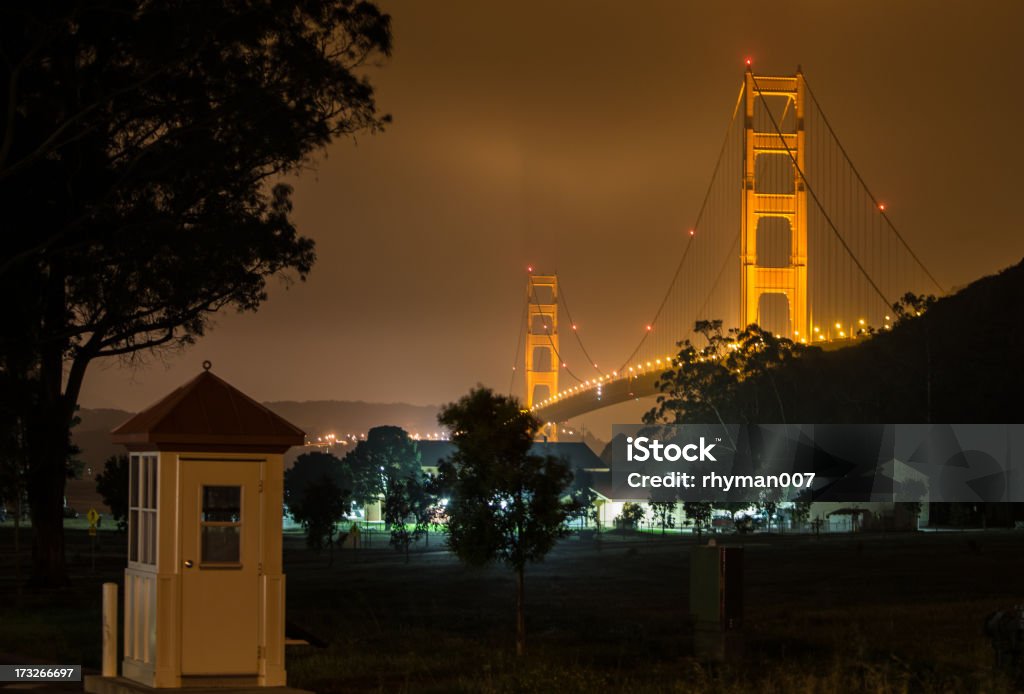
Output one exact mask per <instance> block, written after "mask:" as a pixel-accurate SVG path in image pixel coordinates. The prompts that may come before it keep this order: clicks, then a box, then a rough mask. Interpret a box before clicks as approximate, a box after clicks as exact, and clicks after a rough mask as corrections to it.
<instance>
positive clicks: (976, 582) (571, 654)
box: [0, 528, 1024, 694]
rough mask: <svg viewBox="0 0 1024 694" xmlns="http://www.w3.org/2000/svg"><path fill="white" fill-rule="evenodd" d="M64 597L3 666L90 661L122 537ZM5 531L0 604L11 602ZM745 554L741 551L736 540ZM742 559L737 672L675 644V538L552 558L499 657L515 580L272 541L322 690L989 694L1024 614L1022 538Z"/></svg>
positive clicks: (9, 632) (844, 538)
mask: <svg viewBox="0 0 1024 694" xmlns="http://www.w3.org/2000/svg"><path fill="white" fill-rule="evenodd" d="M68 532H69V551H68V556H69V558H70V560H71V563H72V570H73V573H74V586H73V587H72V588H71V589H69V590H67V591H63V592H61V593H59V594H47V595H33V594H25V595H24V596H23V597H22V599H21V603H20V605H19V604H16V601H15V600H9V599H4V600H3V601H2V604H0V620H2V621H0V651H6V652H8V653H17V654H21V655H25V656H26V657H32V658H36V659H40V660H47V661H52V662H62V663H76V662H82V663H83V664H84V665H85V666H86V667H97V665H98V663H99V619H100V613H99V609H100V605H99V598H100V584H101V583H102V582H103V581H104V580H118V579H119V577H120V574H121V572H120V569H121V567H123V566H124V553H123V550H122V546H123V538H121V537H120V536H118V535H117V534H116V533H113V532H106V531H104V532H102V533H101V536H100V537H101V551H100V552H99V554H98V557H97V568H96V571H95V573H94V572H92V570H91V563H90V554H89V552H88V544H87V536H86V534H85V532H84V531H82V530H79V529H72V530H69V531H68ZM10 540H11V537H10V530H9V528H0V546H2V548H3V552H2V555H0V556H2V562H3V563H2V565H0V591H2V593H3V595H7V596H14V594H15V590H14V589H15V583H14V580H13V568H12V561H11V559H12V556H11V552H10V548H11V545H10ZM741 541H742V542H741ZM726 542H729V543H735V544H740V543H742V545H743V546H744V547H745V548H746V549H745V564H746V573H745V613H744V621H745V627H744V632H743V633H744V655H743V657H742V658H739V659H738V660H736V661H734V662H728V663H724V664H723V663H708V662H702V661H700V660H698V659H696V658H694V657H692V649H693V646H692V643H691V638H690V636H689V635H688V628H687V627H688V623H687V617H686V615H687V590H688V570H689V569H688V550H689V547H690V545H691V544H692V543H693V539H691V538H686V537H680V536H667V537H665V538H663V537H660V536H658V535H653V536H637V535H632V536H617V535H612V534H606V535H605V536H604V538H603V540H602V542H601V544H600V546H599V547H598V546H597V545H595V544H594V543H593V542H592V541H588V542H581V541H579V540H575V539H571V540H567V541H565V542H563V543H562V544H561V545H560V546H559V547H558V548H557V549H556V550H555V551H554V552H553V553H552V555H550V557H549V558H548V560H547V561H546V562H544V563H543V564H539V565H536V566H534V567H531V568H530V569H529V571H528V573H527V584H526V588H527V610H528V612H527V627H528V630H529V634H528V655H527V656H526V657H525V658H524V659H521V660H518V659H516V658H515V656H514V654H513V631H512V630H513V625H514V621H513V606H514V589H513V581H512V576H511V575H510V573H509V572H507V571H506V570H504V569H503V568H501V567H499V566H495V567H488V568H485V569H469V568H465V567H463V566H461V565H460V564H459V563H458V562H457V561H456V560H455V559H454V558H453V557H452V556H451V555H450V554H448V553H447V552H445V551H443V550H442V549H441V545H442V541H441V538H440V537H432V538H431V548H430V549H429V550H426V551H424V550H423V549H422V548H420V549H419V550H418V551H414V552H413V554H412V556H411V560H410V561H409V563H405V561H404V558H403V556H402V555H401V554H399V553H397V552H394V551H393V550H391V549H388V548H387V547H386V546H385V543H384V542H383V540H382V538H380V537H377V538H375V539H374V541H373V547H372V548H370V549H363V550H359V551H356V552H352V551H344V552H340V551H339V552H337V553H336V554H335V558H334V566H333V567H330V568H328V567H327V557H326V556H319V557H318V556H315V555H312V554H310V553H309V552H307V551H306V550H305V548H304V546H303V544H302V538H301V536H294V535H289V536H286V541H285V569H286V572H287V574H288V615H289V619H290V620H291V621H293V622H295V623H297V624H299V625H301V626H302V627H304V628H306V629H308V630H309V631H310V632H312V633H314V634H316V635H318V636H320V637H322V638H324V639H326V640H327V641H329V644H330V645H329V646H328V647H327V648H326V649H315V648H311V647H307V646H295V647H289V649H288V670H289V681H290V683H291V684H292V685H294V686H300V687H305V688H307V689H311V690H314V691H318V692H352V691H360V692H366V691H370V692H374V691H380V692H552V691H556V692H558V693H559V694H567V693H569V692H593V691H595V690H598V689H600V690H602V691H629V692H632V691H645V692H662V691H664V692H747V691H758V692H762V693H770V692H792V691H801V692H845V691H866V692H919V691H920V692H965V691H967V692H970V691H979V692H989V691H991V692H1000V691H1012V690H1013V689H1012V687H1010V686H1009V684H1008V683H1007V682H1006V681H1005V680H1004V679H1002V677H1001V676H999V675H995V674H993V672H992V668H991V664H992V651H991V646H990V644H989V642H988V640H987V639H986V637H985V636H983V634H982V628H981V626H982V620H983V618H984V617H985V615H986V614H987V613H989V612H991V611H993V610H995V609H998V608H1002V607H1008V606H1012V605H1014V604H1016V603H1018V602H1024V600H1022V598H1021V596H1022V593H1024V582H1022V581H1021V576H1022V575H1024V533H1013V532H1005V531H1003V532H996V531H989V532H985V533H980V532H979V533H941V534H932V533H929V534H891V535H867V534H861V535H832V536H822V537H821V538H817V539H816V538H814V537H811V536H805V535H790V536H785V537H779V536H769V535H753V536H747V537H743V538H740V537H738V536H734V537H731V538H729V539H727V540H726Z"/></svg>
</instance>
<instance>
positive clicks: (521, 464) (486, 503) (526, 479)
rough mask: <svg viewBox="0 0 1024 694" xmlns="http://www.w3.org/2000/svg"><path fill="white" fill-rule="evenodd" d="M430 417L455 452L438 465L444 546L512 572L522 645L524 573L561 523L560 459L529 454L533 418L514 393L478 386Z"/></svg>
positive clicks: (565, 476)
mask: <svg viewBox="0 0 1024 694" xmlns="http://www.w3.org/2000/svg"><path fill="white" fill-rule="evenodd" d="M438 421H439V422H440V423H441V424H442V425H443V426H445V427H447V428H448V430H449V431H450V432H451V437H452V442H453V443H454V444H455V453H454V454H453V455H452V457H451V458H450V459H447V460H445V461H443V462H442V464H441V466H440V473H441V485H442V487H443V488H444V490H445V493H446V494H447V495H448V497H449V503H448V506H447V511H448V546H449V547H450V548H451V549H452V551H453V552H455V554H456V555H458V557H459V558H460V559H461V560H462V561H464V562H466V563H468V564H473V565H481V564H487V563H489V562H491V561H500V562H502V563H504V564H505V565H507V566H508V567H509V568H511V569H512V570H513V571H514V572H515V576H516V654H517V655H523V654H524V653H525V651H526V619H525V613H524V604H523V600H524V595H525V591H524V582H523V578H524V576H523V575H524V572H525V569H526V565H527V564H528V563H531V562H537V561H542V560H543V559H544V557H545V555H547V553H548V552H549V551H551V549H552V547H554V545H555V543H556V542H557V541H558V539H559V538H562V537H565V536H566V535H567V534H568V532H569V529H568V527H567V526H566V520H567V519H568V518H569V517H570V516H571V515H572V513H573V512H574V504H573V502H572V501H571V500H567V499H566V498H565V490H566V487H568V485H569V483H570V482H571V480H572V473H571V472H570V470H569V468H568V466H566V465H565V464H564V463H563V462H561V461H560V460H559V459H557V458H555V457H553V456H538V455H531V454H530V447H531V446H532V444H533V440H534V436H535V435H536V433H537V431H538V429H539V428H540V426H541V422H540V421H539V420H538V419H536V418H535V417H533V415H531V414H530V413H529V412H528V411H525V410H523V409H522V406H521V405H520V404H519V402H518V401H517V400H516V399H515V398H511V397H508V396H504V395H498V394H496V393H494V392H493V391H491V390H489V389H487V388H484V387H482V386H478V387H477V388H474V389H473V390H471V391H470V392H469V394H468V395H465V396H463V397H462V398H461V399H460V400H459V401H458V402H455V403H450V404H448V405H445V407H444V408H443V409H442V410H441V414H440V415H439V416H438Z"/></svg>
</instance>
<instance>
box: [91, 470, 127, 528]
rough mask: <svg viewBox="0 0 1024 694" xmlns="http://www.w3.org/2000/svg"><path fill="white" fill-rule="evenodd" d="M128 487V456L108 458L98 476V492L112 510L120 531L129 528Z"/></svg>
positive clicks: (111, 513) (111, 512)
mask: <svg viewBox="0 0 1024 694" xmlns="http://www.w3.org/2000/svg"><path fill="white" fill-rule="evenodd" d="M128 485H129V477H128V456H126V455H112V456H110V457H109V458H107V462H106V463H104V465H103V472H101V473H100V474H98V475H96V491H97V492H99V495H100V496H101V497H103V503H105V504H106V505H107V506H108V507H109V508H110V515H111V516H113V517H114V520H115V521H117V528H118V530H122V531H123V530H126V529H127V528H128Z"/></svg>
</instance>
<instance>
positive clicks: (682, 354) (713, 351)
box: [644, 320, 807, 426]
mask: <svg viewBox="0 0 1024 694" xmlns="http://www.w3.org/2000/svg"><path fill="white" fill-rule="evenodd" d="M694 331H695V332H696V333H698V334H700V335H701V336H702V338H703V342H704V346H703V347H700V348H698V347H696V346H695V345H694V344H693V343H692V342H691V341H690V340H684V341H682V342H680V343H679V347H680V350H679V353H678V355H677V356H676V359H675V360H674V362H673V368H671V369H669V370H667V371H665V372H664V373H663V374H661V376H659V378H658V380H657V382H656V383H655V386H656V388H657V389H658V390H659V391H660V392H661V395H659V396H658V398H657V400H656V402H657V405H656V406H655V407H654V408H652V409H651V410H650V411H649V412H648V413H647V414H646V415H645V416H644V421H645V422H646V423H648V424H653V423H656V422H664V423H669V424H680V423H695V424H696V423H703V424H712V423H717V424H721V425H723V426H724V425H725V424H726V423H727V422H728V423H735V422H741V421H747V420H748V419H749V417H746V416H744V409H745V408H748V407H750V406H751V405H754V406H755V407H756V408H757V411H758V413H759V414H763V415H764V416H767V417H775V418H776V419H775V420H774V421H781V422H785V421H786V407H785V405H784V398H783V396H782V391H781V390H780V388H781V386H780V384H779V383H778V379H777V377H776V374H777V373H778V372H779V371H780V370H783V367H784V366H785V365H787V364H788V363H790V362H791V361H792V360H794V359H797V358H799V357H800V356H802V355H803V354H804V352H805V351H806V350H807V348H806V347H804V346H803V345H801V344H799V343H795V342H793V341H792V340H789V339H786V338H784V337H778V336H777V335H775V334H773V333H771V332H768V331H766V330H762V329H761V328H760V327H758V326H757V325H749V326H747V327H746V328H745V329H743V330H736V329H730V330H729V331H727V332H723V331H722V321H720V320H715V321H698V322H697V323H696V324H695V326H694ZM765 382H767V383H765ZM763 421H772V419H765V420H763Z"/></svg>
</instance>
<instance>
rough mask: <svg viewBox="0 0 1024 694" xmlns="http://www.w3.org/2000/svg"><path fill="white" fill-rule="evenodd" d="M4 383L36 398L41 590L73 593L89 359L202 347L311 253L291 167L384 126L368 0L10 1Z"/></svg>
mask: <svg viewBox="0 0 1024 694" xmlns="http://www.w3.org/2000/svg"><path fill="white" fill-rule="evenodd" d="M2 12H3V16H2V20H0V48H2V52H3V56H4V64H5V65H6V66H7V68H6V69H4V70H3V71H2V73H0V93H3V94H4V95H5V97H6V99H5V101H4V103H5V104H7V105H6V106H4V107H3V109H2V111H3V114H4V115H3V120H4V123H3V127H2V128H0V205H2V207H3V209H5V210H7V211H8V212H9V214H8V216H7V219H6V223H5V227H4V233H3V234H2V235H0V294H2V295H3V296H4V297H5V300H4V302H3V306H2V308H0V313H2V315H0V372H3V373H5V374H6V375H7V376H8V377H9V378H11V379H12V380H16V381H17V382H18V383H19V384H21V385H24V386H26V387H27V388H29V389H30V390H31V395H30V397H26V398H24V399H23V400H21V401H20V403H19V405H18V409H17V417H18V418H19V419H21V420H22V421H24V423H25V427H26V441H25V448H26V450H27V455H28V465H29V475H28V480H27V487H28V494H29V497H30V501H31V510H32V525H33V534H34V542H33V581H34V582H35V583H37V584H41V585H43V584H45V585H62V584H65V583H66V582H67V574H66V568H65V565H64V538H63V524H62V519H61V517H60V512H61V504H62V499H63V491H64V470H65V465H66V461H67V459H68V446H69V436H68V430H69V427H70V425H71V418H72V416H73V413H74V409H75V405H76V403H77V401H78V398H79V393H80V391H81V387H82V383H83V380H84V377H85V373H86V370H87V367H88V366H89V364H90V363H91V362H92V361H93V360H94V359H98V358H103V357H122V358H125V359H134V360H139V359H141V358H142V352H144V351H146V350H153V349H158V348H176V347H182V346H185V345H188V344H191V343H192V342H193V341H194V340H195V339H196V338H197V337H198V336H200V335H202V334H203V333H204V332H205V331H206V330H207V329H208V328H209V326H210V324H211V323H210V321H211V316H212V315H213V314H214V313H215V312H217V311H219V310H221V309H224V308H235V309H238V310H241V311H251V310H255V309H256V308H257V307H258V306H259V305H260V304H261V303H262V302H263V301H264V300H265V299H266V298H267V291H268V290H267V280H268V278H270V277H273V276H280V277H283V278H288V277H291V276H298V277H299V278H304V277H305V276H306V275H307V273H308V272H309V271H310V269H311V267H312V264H313V261H314V251H313V242H312V241H311V240H310V239H308V238H305V237H303V236H301V235H299V233H298V230H297V229H296V227H295V224H294V222H293V220H292V200H291V189H290V187H289V186H287V185H285V184H283V183H280V182H279V181H280V180H281V176H282V175H283V174H289V173H297V172H299V171H301V170H302V169H303V168H305V167H308V165H309V163H310V161H311V157H312V155H313V154H314V153H315V152H317V151H318V150H320V149H322V148H323V147H324V146H325V145H327V144H328V143H329V142H330V141H331V140H332V139H333V138H335V137H338V136H349V135H352V134H354V133H356V132H359V131H365V130H369V131H375V130H379V129H380V128H381V127H382V125H383V124H384V122H385V121H386V120H387V118H386V117H381V116H380V115H379V114H377V112H376V108H375V101H374V92H373V89H372V87H371V86H370V84H369V83H368V82H367V80H366V79H365V78H361V77H360V76H359V72H360V71H361V70H362V68H363V67H364V66H365V65H366V64H367V63H368V62H369V61H373V60H375V59H377V58H378V57H380V56H384V55H387V54H388V53H390V50H391V34H390V19H389V17H388V16H387V15H385V14H382V13H381V12H380V11H379V10H378V9H377V7H376V6H374V5H373V4H372V3H370V2H363V1H359V0H354V1H344V2H343V1H341V0H299V1H298V2H294V3H288V4H287V6H284V5H279V4H276V3H251V2H241V3H229V2H223V1H219V2H218V1H213V0H210V1H207V0H202V1H199V0H186V1H185V2H168V1H167V0H155V1H154V2H146V3H138V4H131V5H122V4H119V3H109V2H93V1H91V0H90V1H86V0H69V1H68V2H64V3H56V4H55V3H39V2H29V1H27V0H21V1H16V2H10V3H5V4H4V6H3V10H2Z"/></svg>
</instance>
